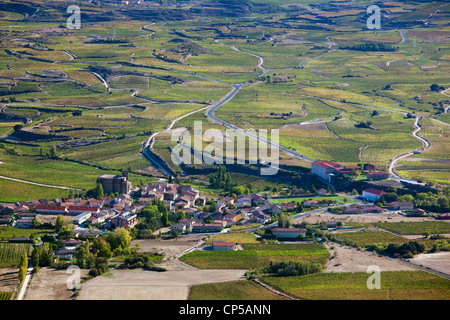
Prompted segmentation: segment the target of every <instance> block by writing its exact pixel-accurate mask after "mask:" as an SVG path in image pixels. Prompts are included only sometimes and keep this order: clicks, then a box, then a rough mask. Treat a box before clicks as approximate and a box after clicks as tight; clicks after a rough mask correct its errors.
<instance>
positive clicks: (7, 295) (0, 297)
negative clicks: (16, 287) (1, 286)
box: [0, 291, 13, 301]
mask: <svg viewBox="0 0 450 320" xmlns="http://www.w3.org/2000/svg"><path fill="white" fill-rule="evenodd" d="M12 296H13V293H12V292H11V291H5V292H3V291H0V301H5V300H11V298H12Z"/></svg>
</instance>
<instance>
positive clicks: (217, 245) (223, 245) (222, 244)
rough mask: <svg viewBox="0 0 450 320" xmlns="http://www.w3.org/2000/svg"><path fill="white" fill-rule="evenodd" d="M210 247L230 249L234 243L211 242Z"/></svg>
mask: <svg viewBox="0 0 450 320" xmlns="http://www.w3.org/2000/svg"><path fill="white" fill-rule="evenodd" d="M212 245H213V246H214V247H231V246H234V245H235V243H234V242H225V241H213V242H212Z"/></svg>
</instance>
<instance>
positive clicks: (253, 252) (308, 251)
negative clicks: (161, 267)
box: [180, 244, 329, 269]
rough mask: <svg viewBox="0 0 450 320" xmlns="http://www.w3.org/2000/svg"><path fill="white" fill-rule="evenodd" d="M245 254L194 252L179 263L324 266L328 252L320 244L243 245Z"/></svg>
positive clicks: (231, 266)
mask: <svg viewBox="0 0 450 320" xmlns="http://www.w3.org/2000/svg"><path fill="white" fill-rule="evenodd" d="M243 247H244V250H235V251H200V250H197V251H194V252H192V253H188V254H186V255H183V256H182V257H181V258H180V260H181V261H183V262H185V263H188V264H190V265H192V266H195V267H197V268H200V269H259V268H263V267H267V266H268V265H269V264H270V262H271V261H272V262H280V261H303V262H311V263H319V264H324V263H325V261H326V260H327V258H328V257H329V252H328V250H327V249H326V248H325V247H323V246H322V245H319V244H292V245H284V246H283V245H281V246H280V245H258V244H244V245H243Z"/></svg>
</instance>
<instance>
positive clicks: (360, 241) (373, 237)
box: [336, 231, 408, 247]
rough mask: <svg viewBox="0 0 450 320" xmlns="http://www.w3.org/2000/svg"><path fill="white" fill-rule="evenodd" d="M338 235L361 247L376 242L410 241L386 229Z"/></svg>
mask: <svg viewBox="0 0 450 320" xmlns="http://www.w3.org/2000/svg"><path fill="white" fill-rule="evenodd" d="M336 236H337V237H338V238H342V239H345V240H348V241H350V242H352V243H355V245H357V246H361V247H365V246H369V245H371V244H375V243H403V242H407V241H408V239H406V238H403V237H400V236H396V235H394V234H392V233H389V232H385V231H381V232H378V231H365V232H345V233H339V234H336Z"/></svg>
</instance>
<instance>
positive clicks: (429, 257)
mask: <svg viewBox="0 0 450 320" xmlns="http://www.w3.org/2000/svg"><path fill="white" fill-rule="evenodd" d="M408 261H410V262H412V263H414V264H417V265H420V266H423V267H428V268H430V269H433V270H436V271H440V272H442V273H445V274H448V275H450V252H435V253H421V254H418V255H416V256H415V257H414V258H412V259H409V260H408Z"/></svg>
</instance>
